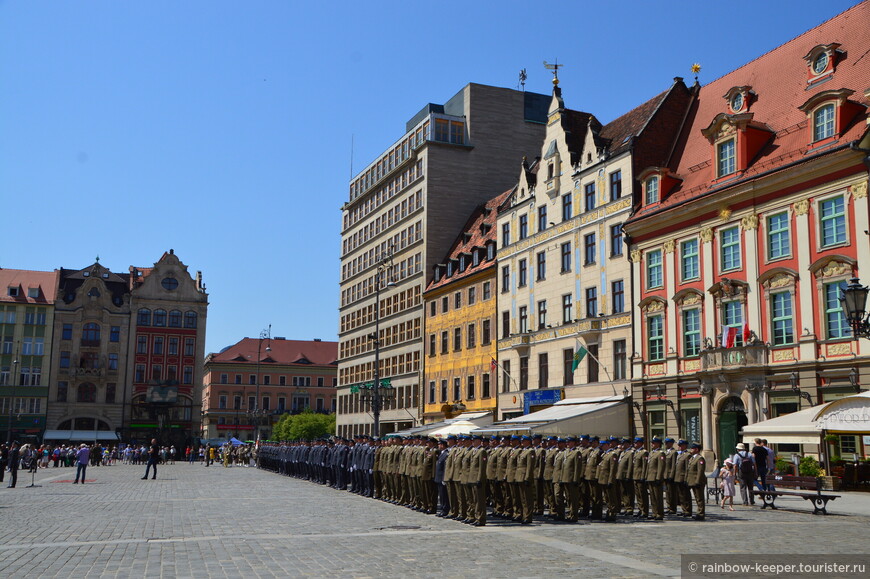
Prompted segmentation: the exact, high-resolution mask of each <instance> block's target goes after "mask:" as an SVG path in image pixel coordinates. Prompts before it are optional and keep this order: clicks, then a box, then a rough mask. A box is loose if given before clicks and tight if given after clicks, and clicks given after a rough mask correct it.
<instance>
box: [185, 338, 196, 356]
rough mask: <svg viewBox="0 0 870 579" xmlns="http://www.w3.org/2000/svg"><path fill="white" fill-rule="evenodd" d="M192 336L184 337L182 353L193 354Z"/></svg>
mask: <svg viewBox="0 0 870 579" xmlns="http://www.w3.org/2000/svg"><path fill="white" fill-rule="evenodd" d="M193 340H194V339H193V338H184V355H185V356H193V343H194V342H193Z"/></svg>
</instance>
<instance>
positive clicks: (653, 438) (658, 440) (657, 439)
mask: <svg viewBox="0 0 870 579" xmlns="http://www.w3.org/2000/svg"><path fill="white" fill-rule="evenodd" d="M650 442H658V443H661V442H662V439H661V438H659V437H658V436H653V437H652V440H651V441H650Z"/></svg>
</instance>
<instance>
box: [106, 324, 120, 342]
mask: <svg viewBox="0 0 870 579" xmlns="http://www.w3.org/2000/svg"><path fill="white" fill-rule="evenodd" d="M109 341H110V342H120V341H121V326H112V328H111V331H110V332H109Z"/></svg>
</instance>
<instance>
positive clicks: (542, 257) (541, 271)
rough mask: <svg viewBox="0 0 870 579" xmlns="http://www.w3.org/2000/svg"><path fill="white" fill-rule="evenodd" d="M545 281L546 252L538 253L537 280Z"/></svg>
mask: <svg viewBox="0 0 870 579" xmlns="http://www.w3.org/2000/svg"><path fill="white" fill-rule="evenodd" d="M543 279H547V252H545V251H542V252H540V253H538V280H539V281H540V280H543Z"/></svg>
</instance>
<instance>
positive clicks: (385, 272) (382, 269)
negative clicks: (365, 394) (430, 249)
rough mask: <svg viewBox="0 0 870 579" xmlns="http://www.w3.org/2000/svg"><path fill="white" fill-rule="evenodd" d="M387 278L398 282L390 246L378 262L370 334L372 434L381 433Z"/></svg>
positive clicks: (391, 286)
mask: <svg viewBox="0 0 870 579" xmlns="http://www.w3.org/2000/svg"><path fill="white" fill-rule="evenodd" d="M385 277H386V279H387V284H386V287H388V288H393V287H396V282H395V281H393V248H392V247H390V248H389V249H388V250H387V253H386V254H385V255H384V256H383V257H382V258H381V261H380V263H379V264H378V271H377V273H375V331H374V333H373V334H369V339H371V340H372V341H373V342H374V345H375V380H374V383H373V384H372V417H373V418H374V425H373V427H372V435H373V436H380V435H381V404H382V396H381V364H380V362H381V339H380V335H381V334H380V323H381V285H383V283H384V278H385Z"/></svg>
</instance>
